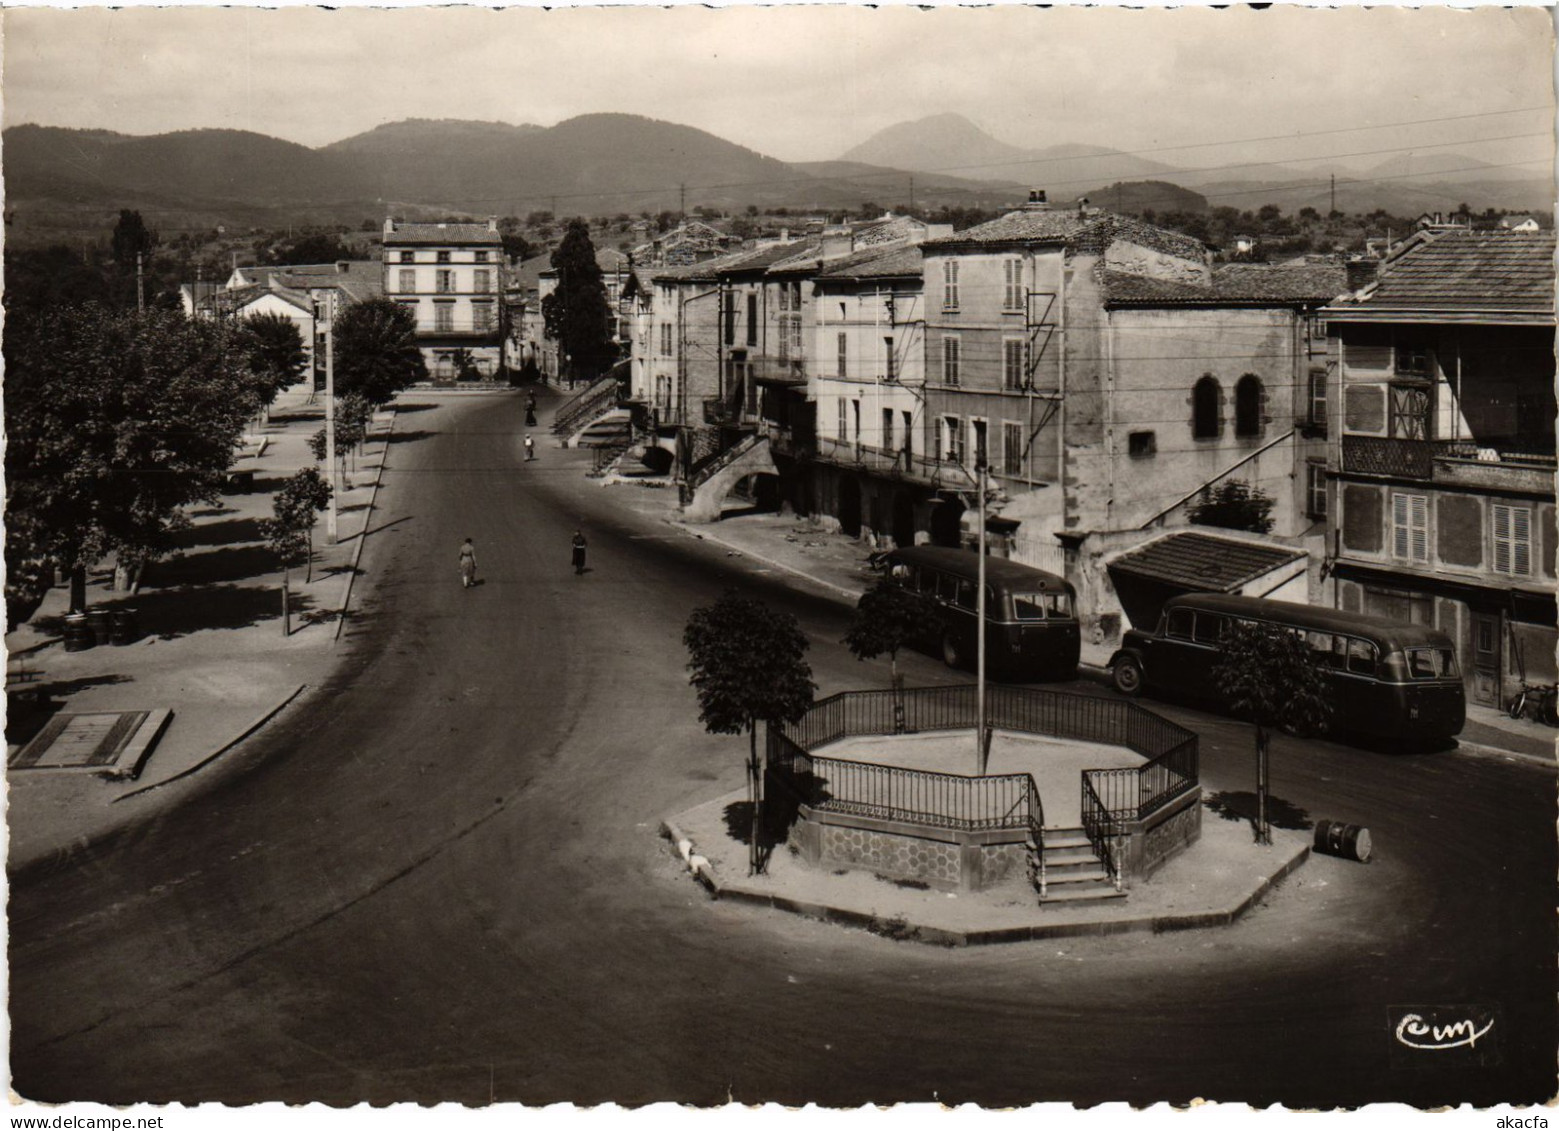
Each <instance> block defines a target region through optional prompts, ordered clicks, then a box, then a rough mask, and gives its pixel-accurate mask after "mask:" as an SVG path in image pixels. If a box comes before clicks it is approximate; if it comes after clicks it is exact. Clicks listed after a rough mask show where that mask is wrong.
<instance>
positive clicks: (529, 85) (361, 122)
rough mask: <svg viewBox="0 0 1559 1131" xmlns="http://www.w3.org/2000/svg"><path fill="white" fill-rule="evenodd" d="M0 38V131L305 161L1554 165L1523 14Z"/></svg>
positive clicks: (373, 20)
mask: <svg viewBox="0 0 1559 1131" xmlns="http://www.w3.org/2000/svg"><path fill="white" fill-rule="evenodd" d="M3 27H4V33H5V41H4V51H5V54H4V100H5V108H4V121H5V124H6V125H7V126H10V125H15V124H18V123H23V122H36V123H41V124H45V125H56V126H71V127H83V128H102V129H111V130H117V131H120V132H123V133H132V134H149V133H161V132H165V131H170V130H177V129H190V128H204V127H224V128H230V129H245V130H254V131H256V132H259V133H264V134H269V135H271V136H273V137H280V138H285V139H287V140H290V141H296V142H300V143H302V144H305V145H309V146H319V145H323V144H327V143H329V142H332V141H336V140H339V139H341V138H344V137H349V136H351V135H353V134H356V133H360V132H362V131H364V130H367V129H371V128H372V127H373V126H375V125H378V124H380V123H383V122H387V121H396V120H399V119H402V118H408V117H421V118H462V119H476V120H484V121H502V122H509V123H515V124H518V123H534V124H536V125H541V126H550V125H553V124H556V123H557V122H559V121H562V120H564V119H566V118H569V117H573V116H575V115H578V114H585V113H592V112H601V111H617V112H629V113H637V114H642V115H645V116H647V117H652V118H660V119H664V120H667V121H673V122H678V123H681V124H684V125H690V126H695V127H698V128H700V129H704V130H707V131H709V132H711V133H714V134H716V135H718V136H720V137H723V138H725V139H727V140H730V141H734V142H736V143H738V144H741V145H745V146H748V147H749V148H752V149H755V150H758V151H759V152H761V153H764V154H766V155H768V156H771V157H777V158H779V159H781V160H785V161H805V160H826V159H831V158H834V157H838V156H840V155H841V154H843V153H844V152H846V151H847V150H848V149H849V148H850V147H851V146H853V145H856V144H857V143H859V142H861V141H864V140H865V139H867V138H868V137H870V136H871V135H872V134H873V133H874V132H876V131H877V130H880V129H882V128H884V127H887V126H890V125H893V124H895V123H898V122H903V121H908V120H913V119H918V118H922V117H926V116H929V115H933V114H940V113H947V112H953V113H958V114H961V115H963V116H965V117H966V118H968V119H969V120H970V121H972V122H974V123H975V124H976V125H978V126H979V127H981V128H982V129H984V130H986V131H987V132H988V133H990V134H991V135H992V136H994V137H996V138H998V139H999V140H1001V141H1004V142H1007V143H1009V144H1013V145H1019V146H1025V147H1042V146H1046V145H1054V144H1061V143H1068V142H1082V143H1089V144H1097V145H1105V146H1110V147H1113V148H1118V149H1126V150H1164V151H1163V152H1161V153H1156V154H1155V156H1157V157H1158V158H1159V159H1162V160H1165V161H1166V162H1168V163H1172V164H1177V165H1182V166H1186V165H1195V164H1199V163H1203V162H1207V163H1211V162H1215V161H1220V160H1230V159H1232V156H1233V155H1234V154H1236V153H1237V154H1238V155H1239V156H1240V157H1241V158H1242V159H1251V158H1253V157H1257V156H1259V157H1260V158H1261V159H1263V160H1276V161H1281V160H1298V159H1321V158H1326V157H1330V156H1334V155H1347V156H1346V158H1345V163H1355V164H1357V163H1358V162H1359V161H1360V160H1361V158H1360V157H1358V156H1356V155H1358V154H1363V155H1370V154H1379V155H1381V157H1386V156H1390V155H1392V154H1393V153H1397V152H1401V151H1404V150H1406V149H1408V148H1411V147H1427V148H1425V150H1424V151H1425V152H1430V153H1436V152H1454V153H1457V154H1468V155H1471V156H1474V157H1477V158H1479V159H1482V160H1489V161H1495V162H1515V161H1518V160H1531V159H1533V158H1541V159H1550V160H1551V157H1550V154H1551V148H1552V145H1551V140H1552V130H1553V114H1552V109H1551V107H1552V104H1553V69H1552V59H1553V22H1552V17H1551V15H1550V14H1549V13H1548V12H1546V11H1544V10H1542V9H1540V8H1535V7H1527V8H1518V9H1500V8H1492V7H1484V8H1476V9H1474V10H1471V11H1457V10H1450V9H1444V8H1438V9H1400V8H1399V9H1391V8H1372V9H1368V10H1365V9H1361V8H1353V9H1341V10H1327V9H1311V8H1296V7H1284V6H1278V7H1273V8H1271V9H1268V10H1266V11H1263V12H1253V11H1250V10H1246V9H1235V10H1225V11H1214V10H1210V9H1205V8H1203V9H1185V8H1182V9H1175V10H1147V11H1131V10H1125V9H1121V8H1081V7H1072V8H1067V7H1062V8H1051V9H1039V8H1032V7H1019V6H1014V5H1004V6H996V7H985V8H954V7H940V8H934V9H932V10H929V11H928V10H921V9H919V8H912V7H880V8H877V9H867V8H864V7H860V6H848V5H839V6H834V7H817V6H814V7H800V6H788V7H787V6H778V7H734V8H724V9H710V8H705V7H701V6H680V7H675V8H672V9H663V8H643V7H621V8H555V9H553V10H550V11H548V10H541V9H537V8H505V9H496V10H493V9H482V8H419V7H404V8H377V9H367V8H346V9H341V10H336V11H324V10H320V9H311V8H297V7H293V8H281V9H270V10H260V9H255V8H248V7H225V8H218V7H196V6H183V7H132V8H124V9H118V10H107V9H103V8H85V9H49V8H9V9H6V10H5V12H4V14H3ZM1534 108H1536V109H1534ZM1504 111H1520V112H1516V113H1503V112H1504ZM1472 115H1481V116H1476V117H1474V116H1472ZM1403 123H1414V124H1412V125H1403ZM1533 134H1541V135H1544V136H1543V137H1542V138H1539V139H1537V140H1534V139H1533V137H1532V136H1531V135H1533ZM1255 138H1264V139H1272V140H1270V141H1264V142H1261V143H1252V142H1250V141H1249V140H1248V139H1255ZM1489 139H1496V140H1489ZM1230 141H1241V142H1243V143H1244V144H1242V145H1240V146H1239V147H1238V149H1237V150H1235V149H1220V148H1218V147H1217V146H1214V145H1209V144H1208V143H1210V142H1230ZM1170 146H1184V147H1189V148H1185V149H1178V150H1173V151H1170V150H1165V149H1164V147H1170ZM1362 160H1364V162H1365V164H1367V163H1368V160H1367V157H1366V158H1362ZM1536 171H1541V170H1536Z"/></svg>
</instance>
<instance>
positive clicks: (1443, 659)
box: [1407, 648, 1456, 679]
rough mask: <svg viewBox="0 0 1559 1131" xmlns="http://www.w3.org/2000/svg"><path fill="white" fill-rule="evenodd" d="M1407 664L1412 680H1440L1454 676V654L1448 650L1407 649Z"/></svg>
mask: <svg viewBox="0 0 1559 1131" xmlns="http://www.w3.org/2000/svg"><path fill="white" fill-rule="evenodd" d="M1407 662H1408V668H1409V670H1411V671H1412V673H1413V678H1414V679H1441V678H1446V677H1451V676H1454V675H1456V653H1454V652H1453V651H1452V650H1451V649H1449V648H1409V649H1408V652H1407Z"/></svg>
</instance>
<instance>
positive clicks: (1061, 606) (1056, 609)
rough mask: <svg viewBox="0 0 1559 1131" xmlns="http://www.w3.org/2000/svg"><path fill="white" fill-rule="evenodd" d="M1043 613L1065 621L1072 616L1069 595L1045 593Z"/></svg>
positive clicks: (1070, 597) (1070, 596)
mask: <svg viewBox="0 0 1559 1131" xmlns="http://www.w3.org/2000/svg"><path fill="white" fill-rule="evenodd" d="M1045 611H1046V612H1047V613H1049V614H1050V615H1051V616H1052V617H1058V618H1060V619H1062V620H1065V619H1066V618H1068V617H1070V616H1071V615H1072V595H1071V594H1070V593H1046V594H1045Z"/></svg>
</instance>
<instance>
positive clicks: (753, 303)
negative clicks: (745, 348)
mask: <svg viewBox="0 0 1559 1131" xmlns="http://www.w3.org/2000/svg"><path fill="white" fill-rule="evenodd" d="M747 344H748V345H749V346H755V345H757V344H758V296H757V294H755V293H754V292H752V291H748V292H747Z"/></svg>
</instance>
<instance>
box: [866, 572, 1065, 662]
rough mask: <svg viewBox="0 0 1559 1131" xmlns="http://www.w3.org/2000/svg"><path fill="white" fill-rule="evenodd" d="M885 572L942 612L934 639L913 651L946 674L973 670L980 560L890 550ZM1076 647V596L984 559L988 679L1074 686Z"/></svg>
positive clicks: (1046, 579) (1048, 579)
mask: <svg viewBox="0 0 1559 1131" xmlns="http://www.w3.org/2000/svg"><path fill="white" fill-rule="evenodd" d="M886 565H887V570H888V576H889V577H890V578H893V579H894V580H895V581H897V582H898V583H899V584H900V585H903V586H906V587H907V588H910V589H917V590H919V591H920V592H922V593H925V594H927V595H928V596H930V597H931V598H933V599H934V600H935V601H936V603H937V604H938V605H939V606H941V608H942V610H943V612H942V621H943V625H942V632H941V635H940V637H939V638H938V639H934V640H920V641H917V642H916V643H917V644H918V645H919V646H920V647H921V648H923V649H925V650H926V651H928V652H930V653H931V654H932V655H936V654H937V653H938V652H940V654H941V656H942V659H943V660H944V661H945V662H946V663H947V664H948V665H949V666H951V667H955V668H972V667H974V665H975V657H976V655H977V648H978V642H977V632H978V628H979V626H978V623H977V621H976V616H975V610H976V602H975V598H976V592H977V589H976V586H977V584H978V579H979V570H980V557H979V555H978V554H977V553H976V552H975V551H973V550H954V549H948V548H946V547H941V546H915V547H913V548H905V549H902V550H894V551H893V552H892V553H890V554H888V555H887V562H886ZM1080 643H1081V637H1080V635H1079V633H1078V628H1077V609H1076V595H1075V593H1074V592H1073V590H1072V587H1071V586H1070V585H1068V584H1067V583H1066V581H1065V580H1064V579H1063V578H1060V577H1057V576H1056V575H1055V574H1053V573H1046V572H1045V571H1044V570H1041V569H1034V568H1032V567H1031V566H1026V565H1020V564H1019V563H1017V562H1013V561H1008V560H1007V559H1006V558H993V557H989V556H987V557H986V559H985V666H986V670H987V671H988V672H989V673H990V674H991V675H993V676H998V677H1001V678H1007V679H1012V680H1017V681H1020V682H1024V681H1030V680H1041V679H1075V678H1076V677H1077V655H1078V648H1079V646H1080Z"/></svg>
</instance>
